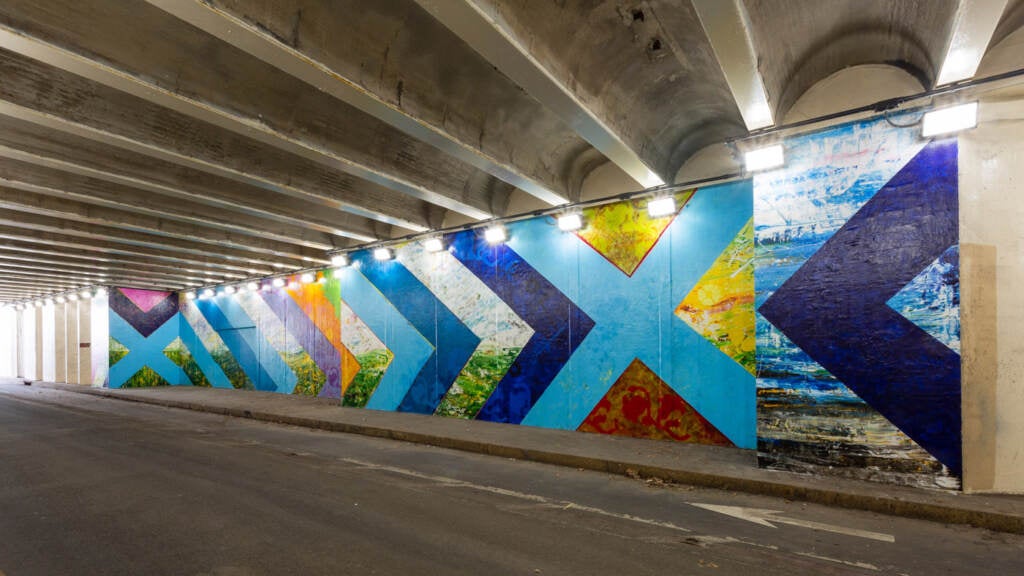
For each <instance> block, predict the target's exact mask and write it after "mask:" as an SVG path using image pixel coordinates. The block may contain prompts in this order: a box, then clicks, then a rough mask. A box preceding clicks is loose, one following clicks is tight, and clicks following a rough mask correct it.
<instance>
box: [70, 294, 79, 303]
mask: <svg viewBox="0 0 1024 576" xmlns="http://www.w3.org/2000/svg"><path fill="white" fill-rule="evenodd" d="M68 300H70V301H71V302H77V301H78V294H68Z"/></svg>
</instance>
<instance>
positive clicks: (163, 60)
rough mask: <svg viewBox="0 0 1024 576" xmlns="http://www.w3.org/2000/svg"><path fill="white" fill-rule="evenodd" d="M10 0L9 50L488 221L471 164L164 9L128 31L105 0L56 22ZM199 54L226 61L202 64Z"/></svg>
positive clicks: (137, 16) (143, 13)
mask: <svg viewBox="0 0 1024 576" xmlns="http://www.w3.org/2000/svg"><path fill="white" fill-rule="evenodd" d="M58 1H59V0H58ZM5 4H8V5H7V7H6V8H0V13H4V14H5V15H6V16H7V21H8V23H9V25H10V27H6V26H0V46H2V47H4V48H7V49H8V50H12V51H15V52H18V53H20V54H24V55H26V56H29V57H32V58H35V59H38V60H40V61H43V62H46V63H47V64H49V65H51V66H55V67H58V68H61V69H63V70H66V71H68V72H71V73H73V74H77V75H80V76H83V77H85V78H89V79H90V80H92V81H94V82H98V83H100V84H103V85H105V86H108V87H110V88H113V89H116V90H120V91H122V92H125V93H128V94H131V95H133V96H135V97H138V98H141V99H144V100H146V101H148V102H151V103H153V104H156V105H158V106H162V107H165V108H168V109H170V110H174V111H175V112H177V113H179V114H183V115H186V116H189V117H191V118H195V119H196V120H200V121H202V122H206V123H208V124H211V125H214V126H217V127H220V128H223V129H225V130H229V131H231V132H234V133H236V134H239V135H241V136H244V137H246V138H251V139H253V140H256V141H259V142H262V143H264V144H266V145H268V146H272V147H274V148H277V149H280V150H283V151H285V152H288V153H291V154H295V155H297V156H301V157H304V158H307V159H308V160H310V161H312V162H316V163H318V164H321V165H324V166H326V167H328V168H330V169H332V170H339V171H342V172H345V173H348V174H351V175H353V176H355V177H357V178H361V179H363V180H367V181H369V182H374V183H376V184H378V185H380V186H384V187H386V188H389V189H392V190H394V191H396V192H400V193H402V194H406V195H409V196H411V197H414V198H419V199H420V200H424V201H427V202H431V203H434V204H437V205H440V206H444V207H445V208H448V209H450V210H454V211H457V212H460V213H465V214H466V215H468V216H472V217H481V216H480V215H481V214H482V213H483V210H482V209H481V207H485V206H487V204H488V200H487V199H486V198H465V194H464V191H463V189H462V184H463V181H464V179H465V174H466V173H468V172H469V171H472V169H473V168H472V167H471V166H462V167H460V166H457V165H454V164H455V162H454V161H453V159H451V158H448V157H445V156H444V155H443V154H442V153H441V152H440V151H438V150H436V149H432V148H431V147H430V146H427V145H425V144H423V143H420V142H416V141H414V140H411V139H410V138H408V137H407V136H406V135H405V134H403V133H401V132H399V131H397V130H394V128H392V127H390V126H387V125H383V124H382V123H381V122H380V121H379V120H377V119H375V118H373V117H372V116H368V115H366V114H362V113H358V112H357V111H354V110H351V111H346V110H338V108H339V106H338V104H337V103H336V102H334V101H332V99H331V98H329V97H328V96H326V95H323V94H321V93H319V92H318V91H316V90H314V89H312V88H310V87H308V86H306V85H304V84H300V83H295V82H288V81H287V80H288V77H287V76H286V75H284V74H282V73H280V71H278V70H276V69H274V68H273V67H269V66H267V65H266V64H265V63H263V62H260V61H259V60H257V59H255V58H252V57H250V56H247V55H245V54H244V53H242V52H239V51H238V50H234V49H231V48H230V47H229V46H227V45H223V44H221V43H220V42H219V41H218V40H217V39H216V38H214V37H212V36H204V35H201V34H198V33H197V31H196V30H195V29H191V28H190V27H189V26H188V25H187V24H185V23H184V22H178V21H176V20H174V19H173V18H171V17H169V16H168V15H167V14H166V13H164V12H161V11H159V10H155V9H152V8H150V9H149V10H146V7H145V6H136V8H137V9H136V10H135V11H134V12H133V13H132V14H131V15H130V16H131V29H128V28H127V25H128V23H127V22H126V21H118V20H117V19H116V17H117V16H118V15H119V14H123V15H124V16H125V17H127V16H128V13H125V12H123V11H121V10H118V9H117V8H116V7H115V8H113V9H111V8H110V7H108V6H103V4H105V3H104V2H99V1H94V0H75V1H74V2H71V3H69V5H68V6H67V8H68V9H67V11H66V14H67V15H71V14H74V17H73V18H70V17H67V16H65V17H64V18H63V19H62V20H60V21H59V23H57V25H54V22H53V21H54V20H58V18H59V17H57V16H55V12H54V10H53V7H49V6H48V7H47V8H46V9H42V8H39V7H38V6H37V3H34V2H30V3H23V4H19V3H18V2H17V1H14V2H11V3H5ZM106 4H109V3H106ZM112 18H113V20H112ZM161 37H162V38H166V39H167V40H161ZM169 43H173V44H169ZM165 44H168V45H165ZM136 48H137V49H136ZM91 55H96V57H93V56H91ZM200 59H202V60H203V61H207V62H212V63H216V64H218V66H216V67H215V68H214V67H204V66H196V65H195V64H196V62H197V61H199V60H200ZM186 67H187V68H188V70H186V69H185V68H186ZM204 71H205V72H208V73H207V74H206V75H204V74H203V73H204ZM172 79H173V80H172ZM193 80H194V81H193ZM346 108H347V107H346ZM346 112H349V113H346ZM351 112H356V113H354V114H353V113H351ZM437 165H441V166H440V168H441V170H438V169H437ZM460 176H462V178H460Z"/></svg>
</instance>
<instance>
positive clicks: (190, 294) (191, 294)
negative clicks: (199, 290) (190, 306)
mask: <svg viewBox="0 0 1024 576" xmlns="http://www.w3.org/2000/svg"><path fill="white" fill-rule="evenodd" d="M185 299H186V300H195V299H196V293H195V292H193V291H192V290H189V291H188V292H185Z"/></svg>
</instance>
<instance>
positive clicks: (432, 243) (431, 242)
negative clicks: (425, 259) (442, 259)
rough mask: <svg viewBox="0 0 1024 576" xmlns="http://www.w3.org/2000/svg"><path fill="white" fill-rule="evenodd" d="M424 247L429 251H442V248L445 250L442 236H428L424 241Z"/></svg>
mask: <svg viewBox="0 0 1024 576" xmlns="http://www.w3.org/2000/svg"><path fill="white" fill-rule="evenodd" d="M423 248H424V249H426V251H427V252H440V251H441V250H444V241H442V240H441V239H440V238H427V239H426V241H424V242H423Z"/></svg>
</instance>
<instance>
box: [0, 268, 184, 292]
mask: <svg viewBox="0 0 1024 576" xmlns="http://www.w3.org/2000/svg"><path fill="white" fill-rule="evenodd" d="M117 282H135V283H137V284H140V285H153V286H176V287H189V286H197V285H198V283H194V282H184V281H181V280H176V281H173V282H165V281H163V280H155V279H152V278H149V277H147V276H138V275H134V274H116V275H113V274H112V275H110V276H106V277H103V278H97V277H95V276H85V275H82V274H75V273H73V272H68V271H66V270H60V269H53V270H47V271H45V272H38V271H33V270H26V269H21V268H16V267H12V266H7V265H4V264H0V283H7V284H14V285H21V286H28V287H31V286H35V285H40V286H42V287H43V288H44V289H45V288H47V287H59V288H62V289H68V290H73V289H80V288H87V287H89V286H109V285H113V284H116V283H117Z"/></svg>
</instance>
